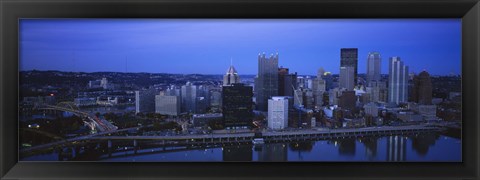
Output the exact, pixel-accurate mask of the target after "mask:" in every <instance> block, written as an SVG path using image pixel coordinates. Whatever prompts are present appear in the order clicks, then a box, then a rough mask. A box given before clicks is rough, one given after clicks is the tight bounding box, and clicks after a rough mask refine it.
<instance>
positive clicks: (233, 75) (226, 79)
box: [223, 65, 240, 86]
mask: <svg viewBox="0 0 480 180" xmlns="http://www.w3.org/2000/svg"><path fill="white" fill-rule="evenodd" d="M234 83H240V76H238V73H237V70H235V67H233V65H230V67H229V68H228V70H227V73H226V74H225V75H223V85H224V86H228V85H230V84H234Z"/></svg>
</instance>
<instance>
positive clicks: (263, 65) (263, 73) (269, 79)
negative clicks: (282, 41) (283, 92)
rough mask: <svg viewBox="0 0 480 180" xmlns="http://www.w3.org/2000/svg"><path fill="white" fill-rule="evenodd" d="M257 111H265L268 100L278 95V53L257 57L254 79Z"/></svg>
mask: <svg viewBox="0 0 480 180" xmlns="http://www.w3.org/2000/svg"><path fill="white" fill-rule="evenodd" d="M255 93H256V101H257V109H258V110H260V111H267V110H268V108H267V106H268V104H267V103H268V99H269V98H271V97H272V96H276V95H278V53H277V54H276V55H273V54H272V55H270V57H269V58H266V57H265V53H263V54H262V55H260V54H259V55H258V74H257V77H256V79H255Z"/></svg>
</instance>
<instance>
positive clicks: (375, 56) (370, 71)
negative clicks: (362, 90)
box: [366, 52, 382, 86]
mask: <svg viewBox="0 0 480 180" xmlns="http://www.w3.org/2000/svg"><path fill="white" fill-rule="evenodd" d="M381 60H382V57H381V56H380V53H378V52H371V53H368V57H367V84H366V85H368V86H370V82H372V81H377V82H378V81H380V73H381Z"/></svg>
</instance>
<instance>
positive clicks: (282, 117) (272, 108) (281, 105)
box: [268, 96, 288, 129]
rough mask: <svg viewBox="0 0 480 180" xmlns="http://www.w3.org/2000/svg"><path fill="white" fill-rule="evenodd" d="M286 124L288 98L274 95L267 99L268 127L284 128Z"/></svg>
mask: <svg viewBox="0 0 480 180" xmlns="http://www.w3.org/2000/svg"><path fill="white" fill-rule="evenodd" d="M287 126H288V99H287V98H286V97H283V96H275V97H272V99H269V100H268V128H270V129H284V128H286V127H287Z"/></svg>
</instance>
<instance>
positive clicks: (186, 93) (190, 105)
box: [182, 82, 197, 113]
mask: <svg viewBox="0 0 480 180" xmlns="http://www.w3.org/2000/svg"><path fill="white" fill-rule="evenodd" d="M196 101H197V86H195V85H193V84H192V83H191V82H187V83H186V84H185V85H183V86H182V112H190V113H195V110H196Z"/></svg>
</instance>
